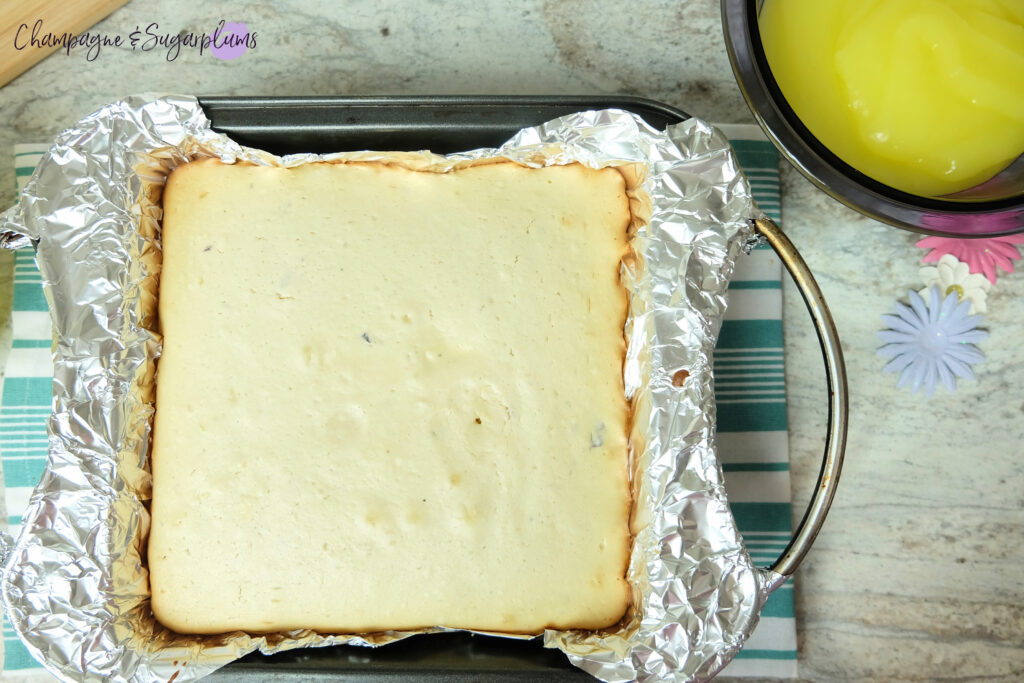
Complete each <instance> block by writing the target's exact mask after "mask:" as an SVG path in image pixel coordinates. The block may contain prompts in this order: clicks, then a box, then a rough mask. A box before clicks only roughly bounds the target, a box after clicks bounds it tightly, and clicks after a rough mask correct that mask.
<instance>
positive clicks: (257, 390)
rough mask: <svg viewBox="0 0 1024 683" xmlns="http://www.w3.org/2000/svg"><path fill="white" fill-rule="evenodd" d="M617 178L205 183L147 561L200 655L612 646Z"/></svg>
mask: <svg viewBox="0 0 1024 683" xmlns="http://www.w3.org/2000/svg"><path fill="white" fill-rule="evenodd" d="M629 222H630V211H629V202H628V198H627V194H626V187H625V182H624V180H623V177H622V175H621V174H620V173H619V172H618V171H617V170H615V169H614V168H606V169H601V170H595V169H590V168H586V167H584V166H582V165H580V164H569V165H564V166H550V167H546V168H540V169H536V168H527V167H523V166H520V165H517V164H514V163H511V162H505V161H495V162H494V163H486V164H480V165H473V166H469V167H465V168H460V169H457V170H451V171H447V172H432V171H417V170H410V169H408V168H404V167H401V166H399V165H395V164H386V163H371V162H364V163H313V164H307V165H303V166H298V167H294V168H288V169H286V168H280V167H264V166H254V165H247V164H234V165H227V164H222V163H221V162H219V161H216V160H203V161H195V162H192V163H188V164H186V165H184V166H181V167H179V168H178V169H176V170H175V171H174V172H173V173H172V174H171V176H170V178H169V179H168V183H167V187H166V190H165V194H164V218H163V224H162V237H161V240H162V248H163V266H162V273H161V282H160V292H159V318H160V325H161V332H162V334H163V350H162V355H161V357H160V360H159V362H158V366H157V403H156V416H155V422H154V437H153V444H152V469H153V501H152V510H151V511H152V527H151V533H150V538H149V549H148V562H149V570H150V582H151V592H152V607H153V611H154V613H155V615H156V617H157V619H158V620H159V621H160V622H161V623H163V624H164V625H165V626H167V627H169V628H171V629H172V630H175V631H178V632H180V633H196V634H203V633H220V632H226V631H233V630H244V631H249V632H275V631H285V630H290V629H296V628H310V629H314V630H318V631H322V632H332V633H362V632H373V631H380V630H387V629H414V628H421V627H430V626H436V625H441V626H448V627H452V628H465V629H475V630H487V631H500V632H508V633H539V632H541V631H542V630H544V629H545V628H557V629H569V628H584V629H592V628H601V627H606V626H610V625H612V624H614V623H616V622H617V621H618V620H619V619H620V618H621V617H622V615H623V613H624V612H625V610H626V607H627V604H628V592H629V591H628V585H627V582H626V579H625V574H626V565H627V561H628V556H629V549H630V542H631V539H630V536H629V526H628V516H629V509H630V492H629V477H628V440H627V424H628V419H629V405H628V402H627V401H626V399H625V396H624V391H623V378H622V363H623V357H624V353H625V340H624V338H623V324H624V320H625V316H626V308H627V295H626V292H625V290H624V288H623V286H622V284H621V283H620V280H619V271H620V265H621V261H622V259H623V257H624V256H625V255H626V253H627V251H628V248H629V247H628V239H627V228H628V225H629Z"/></svg>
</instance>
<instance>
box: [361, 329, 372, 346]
mask: <svg viewBox="0 0 1024 683" xmlns="http://www.w3.org/2000/svg"><path fill="white" fill-rule="evenodd" d="M363 341H364V342H366V343H367V344H372V343H373V342H372V341H371V340H370V335H368V334H366V333H365V332H363Z"/></svg>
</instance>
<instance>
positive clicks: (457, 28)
mask: <svg viewBox="0 0 1024 683" xmlns="http://www.w3.org/2000/svg"><path fill="white" fill-rule="evenodd" d="M222 18H223V19H227V20H229V21H244V22H245V23H246V24H247V25H248V27H249V29H250V30H252V31H256V32H257V33H258V42H257V47H256V48H255V49H254V50H251V51H250V52H248V53H247V54H245V55H244V56H243V57H241V58H239V59H236V60H233V61H221V60H218V59H213V58H211V57H210V56H209V55H208V54H207V55H203V56H200V55H199V54H198V51H195V50H183V51H182V53H181V54H180V55H179V56H178V57H177V59H175V60H174V61H167V59H166V57H165V51H164V50H155V51H151V52H138V51H136V52H132V51H131V50H128V49H124V48H105V49H103V50H102V51H101V53H100V54H99V56H98V57H97V58H96V59H95V61H92V62H89V61H86V59H85V58H84V56H82V55H81V54H75V53H72V55H71V56H66V55H65V54H63V53H57V54H54V55H51V56H50V57H48V58H46V59H45V60H43V61H42V62H40V63H39V64H38V65H37V66H35V67H34V68H32V69H31V70H29V71H28V72H27V73H25V74H24V75H22V76H21V77H19V78H18V79H16V80H14V81H13V82H11V83H10V84H8V85H6V86H4V87H3V88H2V89H0V122H2V124H3V125H2V126H0V155H3V154H10V150H11V146H12V145H13V144H14V143H15V142H22V141H42V140H48V139H50V138H52V137H53V135H55V134H56V133H57V132H59V131H60V130H61V129H62V128H63V127H64V126H66V125H67V124H68V123H70V122H73V121H75V120H76V119H78V118H80V117H81V116H83V115H85V114H87V113H89V112H91V111H93V110H95V109H97V108H98V107H99V106H101V105H103V104H105V103H108V102H110V101H113V100H116V99H118V98H120V97H122V96H124V95H126V94H130V93H135V92H142V91H165V92H184V93H194V94H200V95H203V94H206V95H214V94H218V95H241V94H247V95H251V94H256V95H311V94H313V95H326V94H340V95H349V94H610V93H617V94H631V95H640V96H644V97H649V98H653V99H657V100H661V101H664V102H666V103H668V104H671V105H674V106H677V107H679V108H681V109H683V110H685V111H687V112H689V113H691V114H693V115H697V116H700V117H701V118H704V119H706V120H711V121H717V122H723V123H746V122H751V121H752V117H751V115H750V113H749V111H748V110H747V107H746V105H745V104H744V102H743V99H742V97H741V95H740V91H739V89H738V87H737V86H736V83H735V81H734V80H733V77H732V73H731V70H730V68H729V62H728V58H727V55H726V51H725V45H724V42H723V38H722V29H721V21H720V17H719V6H718V3H717V2H716V1H715V0H691V1H689V2H681V1H680V0H637V2H632V3H619V2H597V1H584V0H549V1H547V2H544V1H541V0H526V1H523V2H519V3H506V2H499V1H498V0H457V1H451V2H445V3H438V2H419V3H410V2H400V1H398V0H389V1H386V2H385V1H382V2H373V3H366V2H356V1H355V0H351V1H347V2H332V1H330V0H318V1H312V2H298V1H290V2H286V1H281V2H274V3H270V2H263V3H245V2H240V1H237V0H233V1H231V2H224V3H218V4H217V7H216V9H214V8H213V7H212V6H210V5H209V4H203V5H196V4H195V3H191V2H186V1H185V0H165V1H163V2H157V0H132V2H130V3H129V4H128V5H126V6H125V7H124V8H122V9H120V10H118V11H116V12H115V13H114V14H112V15H111V16H110V17H108V18H107V19H106V20H104V21H103V22H102V23H101V24H99V25H98V26H97V27H96V30H99V31H102V32H104V33H108V34H115V33H119V34H122V35H127V34H129V33H130V32H131V31H132V30H134V29H135V28H136V27H137V26H139V27H141V28H142V29H145V26H146V25H147V24H150V23H151V22H157V23H158V24H159V30H160V31H161V32H164V31H166V32H170V33H177V32H179V31H194V32H197V33H201V32H206V33H209V31H210V30H212V28H213V27H214V26H215V25H216V23H217V22H218V21H219V20H220V19H222ZM5 150H6V151H5ZM782 179H783V227H784V229H785V230H786V232H787V234H788V235H789V236H790V237H791V239H792V240H793V242H794V243H795V244H796V245H797V247H798V248H799V249H800V251H801V252H802V254H803V256H804V258H805V259H806V260H807V262H808V264H809V265H810V266H811V268H812V269H813V270H814V272H815V273H816V274H817V277H818V281H819V283H820V285H821V287H822V289H823V290H824V293H825V296H826V298H827V300H828V302H829V304H830V306H831V309H832V312H833V314H834V316H835V319H836V323H837V326H838V328H839V332H840V335H841V337H842V341H843V347H844V350H845V353H846V361H847V365H848V372H849V379H850V406H851V416H850V434H849V446H848V449H847V459H846V467H845V471H844V473H843V476H842V484H841V486H840V488H839V494H838V496H837V498H836V500H835V504H834V505H833V507H832V512H831V514H830V516H829V519H828V521H827V523H826V525H825V527H824V530H823V531H822V533H821V535H820V537H819V538H818V541H817V543H816V544H815V547H814V548H813V550H812V552H811V554H810V555H809V556H808V558H807V560H806V561H805V562H804V564H803V566H802V567H801V568H800V569H799V571H798V572H797V579H796V596H797V615H798V619H799V659H800V671H801V675H802V677H803V678H804V679H806V680H811V681H821V680H880V679H884V680H894V679H895V680H918V679H939V678H941V679H943V680H986V681H999V680H1005V681H1011V680H1013V681H1017V680H1021V679H1022V678H1024V390H1022V388H1021V387H1022V385H1024V352H1022V350H1021V346H1020V340H1021V339H1022V338H1024V274H1019V273H1018V274H1013V275H1005V274H1004V275H1003V276H1002V277H1000V279H999V282H998V284H997V286H996V287H995V288H994V289H993V291H992V292H991V294H990V295H989V298H988V308H989V314H988V316H987V317H986V326H987V328H988V329H989V330H990V332H991V337H990V338H989V339H988V340H987V341H985V342H984V343H983V344H982V350H983V351H984V352H985V354H986V357H987V358H986V360H985V361H984V362H983V363H982V364H980V365H978V366H976V370H975V371H976V374H977V381H964V382H961V386H960V387H959V389H958V391H957V392H956V393H954V394H950V393H948V392H946V391H945V390H944V389H941V388H940V389H939V390H938V391H937V392H936V394H935V396H933V397H932V398H931V399H926V398H925V397H924V396H923V395H912V394H910V393H908V392H906V391H903V390H900V389H897V388H896V380H895V378H894V377H892V376H884V375H882V374H881V366H882V364H883V362H882V360H881V359H880V358H878V357H877V356H876V355H875V349H876V348H877V347H878V346H879V341H878V339H877V337H876V331H877V330H879V329H880V328H881V325H882V323H881V320H880V317H879V316H880V315H881V314H883V313H888V312H890V311H891V309H892V307H893V301H894V300H895V299H896V298H897V297H905V296H906V292H907V290H908V289H910V288H914V289H916V288H917V287H918V284H917V283H918V272H917V271H918V268H919V267H920V258H921V256H922V255H923V253H924V252H922V251H921V250H920V249H917V248H916V247H914V242H915V241H916V237H915V236H914V235H912V234H910V233H907V232H903V231H900V230H896V229H894V228H890V227H886V226H884V225H881V224H879V223H877V222H875V221H872V220H870V219H868V218H865V217H863V216H861V215H859V214H857V213H855V212H853V211H851V210H849V209H847V208H845V207H844V206H842V205H840V204H838V203H837V202H835V201H833V200H832V199H830V198H828V197H827V196H825V195H824V194H822V193H821V192H819V191H817V190H816V189H815V188H814V187H813V186H812V185H811V184H810V183H809V182H807V181H806V180H804V178H803V177H802V176H800V175H799V174H798V173H797V172H796V171H795V170H794V169H792V168H790V167H788V166H787V167H786V168H784V169H783V171H782ZM13 186H14V177H13V169H12V167H11V165H10V164H7V163H4V164H0V188H4V189H3V191H2V192H0V206H6V205H8V204H10V203H11V202H12V201H13V190H12V189H10V188H13ZM784 296H785V298H786V309H785V335H786V363H787V377H786V380H787V386H788V401H789V420H790V438H791V450H792V466H793V487H794V498H795V502H796V508H797V509H802V507H803V505H804V504H806V501H807V500H808V498H809V496H810V493H811V490H812V488H813V483H814V478H815V476H816V474H817V469H818V467H819V461H820V451H821V449H822V446H823V443H824V425H825V419H826V414H825V385H824V373H823V371H822V369H821V365H822V364H821V360H820V353H819V351H818V346H817V341H816V339H815V336H814V333H813V330H812V329H811V326H810V323H809V322H808V318H807V316H806V314H805V312H804V311H803V304H802V303H801V301H800V299H799V296H798V295H797V293H796V290H795V289H794V288H793V287H792V286H790V284H789V283H788V282H787V283H786V287H785V290H784Z"/></svg>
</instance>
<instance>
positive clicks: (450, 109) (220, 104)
mask: <svg viewBox="0 0 1024 683" xmlns="http://www.w3.org/2000/svg"><path fill="white" fill-rule="evenodd" d="M199 101H200V104H201V105H202V107H203V109H204V111H205V112H206V114H207V117H208V118H209V119H210V121H211V122H212V125H213V128H214V129H215V130H217V131H218V132H221V133H224V134H226V135H228V136H230V137H231V138H232V139H234V140H235V141H237V142H239V143H241V144H243V145H248V146H251V147H256V148H259V149H264V150H267V151H269V152H273V153H275V154H282V155H283V154H292V153H302V152H307V153H309V152H312V153H330V152H347V151H360V150H368V149H371V150H388V151H417V150H431V151H433V152H436V153H439V154H450V153H453V152H462V151H468V150H472V149H477V148H481V147H497V146H499V145H501V144H502V143H503V142H505V141H506V140H507V139H508V138H510V137H511V136H512V135H513V134H515V133H516V132H517V131H519V130H521V129H523V128H527V127H531V126H536V125H539V124H541V123H544V122H545V121H549V120H551V119H554V118H557V117H559V116H564V115H566V114H571V113H574V112H578V111H583V110H588V109H609V108H614V109H623V110H626V111H630V112H633V113H635V114H638V115H639V116H640V117H642V118H643V119H644V120H645V121H647V123H649V124H650V125H651V126H652V127H654V128H656V129H659V130H661V129H664V128H665V127H666V126H669V125H672V124H675V123H679V122H681V121H683V120H685V119H687V118H688V115H687V114H686V113H685V112H683V111H681V110H679V109H676V108H674V107H671V106H668V105H666V104H662V103H660V102H656V101H653V100H649V99H644V98H639V97H625V96H537V97H522V96H483V97H477V96H440V97H438V96H434V97H206V98H200V99H199ZM755 229H756V231H757V232H758V233H759V234H760V235H761V237H762V239H764V240H765V241H767V242H768V243H769V244H770V245H771V246H772V247H773V248H774V249H775V251H776V253H778V255H779V257H780V258H781V259H782V261H783V263H784V265H785V266H786V268H787V270H788V271H789V273H790V275H791V276H792V277H793V280H794V282H795V283H796V285H797V288H798V290H799V291H800V293H801V295H802V296H803V297H804V301H805V303H806V305H807V309H808V311H809V312H810V314H811V318H812V320H813V322H814V325H815V329H816V332H817V334H818V338H819V341H820V343H821V348H822V351H823V356H824V359H825V370H826V380H827V383H828V396H829V399H828V400H829V425H828V431H827V441H826V446H825V455H824V459H823V463H822V468H821V472H820V474H819V478H818V483H817V487H816V490H815V493H814V495H813V496H812V499H811V502H810V504H809V506H808V508H807V511H806V513H805V515H804V518H803V520H802V521H801V523H800V524H799V525H798V526H797V529H796V530H795V532H794V536H793V540H792V541H791V542H790V544H789V546H788V547H787V548H786V550H785V551H783V553H782V555H781V556H780V557H779V559H778V560H777V561H776V562H775V563H774V564H773V565H772V566H771V569H772V570H774V571H775V572H777V573H778V574H781V575H783V576H789V575H791V574H792V573H793V571H794V570H795V569H796V566H797V565H798V564H799V562H800V560H801V559H802V558H803V556H804V555H805V554H806V552H807V550H808V549H809V548H810V545H811V543H813V541H814V538H815V536H816V535H817V532H818V530H819V528H820V526H821V524H822V522H823V521H824V517H825V514H826V513H827V511H828V507H829V505H830V504H831V501H832V497H833V496H834V493H835V488H836V485H837V484H838V480H839V472H840V469H841V466H842V456H843V450H844V446H845V440H846V424H847V399H846V377H845V367H844V365H843V359H842V352H841V347H840V345H839V340H838V336H837V334H836V330H835V326H834V324H833V323H832V320H831V316H830V315H829V313H828V308H827V307H826V305H825V303H824V300H823V299H822V296H821V292H820V290H819V289H818V288H817V285H816V284H815V282H814V278H813V276H812V275H811V274H810V272H809V271H808V269H807V267H806V265H805V264H804V262H803V260H802V259H801V258H800V256H799V254H798V253H797V252H796V250H795V249H794V248H793V245H792V244H791V243H790V242H789V240H788V239H787V238H786V237H785V235H784V234H782V232H781V231H780V230H779V229H778V227H777V226H775V225H774V224H773V223H772V222H771V221H767V220H759V221H756V223H755ZM326 679H329V680H336V681H388V682H405V681H409V682H412V681H426V682H434V681H436V682H441V681H443V682H445V683H461V682H463V681H466V682H468V681H481V680H486V681H538V682H543V681H586V680H593V679H592V678H591V677H590V676H589V675H588V674H586V673H584V672H583V671H581V670H580V669H577V668H575V667H573V666H572V665H571V664H569V662H568V660H567V659H566V657H565V655H564V654H562V653H561V652H560V651H558V650H550V649H545V648H544V647H542V645H541V642H540V639H539V638H537V639H534V640H531V641H522V640H514V639H506V638H497V637H490V636H476V635H472V634H468V633H444V634H429V635H419V636H413V637H411V638H408V639H406V640H403V641H399V642H397V643H393V644H390V645H387V646H386V647H381V648H362V647H355V646H346V645H342V646H336V647H329V648H307V649H298V650H291V651H287V652H283V653H280V654H276V655H269V656H267V655H261V654H259V653H253V654H251V655H248V656H246V657H244V658H242V659H240V660H238V661H236V662H233V663H232V664H230V665H228V666H227V667H224V668H223V669H220V670H219V671H217V672H215V673H213V674H212V675H211V676H210V680H216V681H242V682H249V681H272V682H273V681H280V682H282V683H284V682H291V681H308V680H326Z"/></svg>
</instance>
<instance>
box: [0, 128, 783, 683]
mask: <svg viewBox="0 0 1024 683" xmlns="http://www.w3.org/2000/svg"><path fill="white" fill-rule="evenodd" d="M723 128H724V129H725V132H726V134H727V135H729V137H730V139H731V140H732V141H733V146H734V148H735V149H736V153H737V156H738V158H739V162H740V165H741V166H742V167H743V169H744V170H745V171H746V173H747V176H748V178H749V179H750V182H751V185H752V186H753V190H754V195H755V197H756V198H757V201H758V204H759V205H760V207H761V208H762V209H763V210H764V211H765V212H766V213H768V214H769V215H771V216H772V217H773V218H775V219H776V220H778V219H779V175H778V157H777V155H776V152H775V148H774V147H772V146H771V144H770V143H769V142H768V141H767V140H765V139H764V138H763V137H762V136H761V134H760V131H759V130H758V129H757V128H755V127H753V126H735V127H728V126H727V127H723ZM46 149H47V146H46V145H18V146H16V147H15V176H16V179H17V184H18V191H19V193H20V191H21V188H22V187H23V186H24V184H25V182H27V180H28V178H29V176H30V175H31V174H32V170H33V169H34V168H35V165H36V163H38V162H39V159H40V158H41V156H42V155H43V153H45V152H46ZM781 271H782V269H781V265H780V263H779V261H778V259H777V258H776V257H775V255H774V253H772V251H771V250H770V249H768V248H767V247H764V248H758V249H755V250H754V251H753V252H752V253H751V254H750V255H749V256H743V257H741V258H740V260H739V263H738V264H737V267H736V274H735V276H734V278H733V281H732V284H731V285H730V299H729V308H728V312H727V313H726V315H725V321H724V322H723V323H722V331H721V336H720V339H719V343H718V348H717V350H716V353H715V366H714V370H715V376H716V381H715V393H716V397H717V400H718V430H719V437H718V439H719V440H718V443H719V452H720V453H721V457H722V461H723V468H724V470H725V477H726V488H727V490H728V493H729V499H730V501H731V504H732V509H733V513H734V514H735V516H736V521H737V523H738V524H739V528H740V529H741V530H742V532H743V535H744V538H745V539H746V543H747V548H748V549H749V551H750V553H751V555H752V556H753V558H754V561H755V562H757V563H759V564H764V565H766V564H769V563H770V562H771V561H772V560H774V559H775V557H776V556H777V555H778V554H779V553H780V552H781V551H782V549H783V548H784V547H785V545H786V542H787V540H788V538H789V533H790V488H789V443H788V440H787V433H786V399H785V385H784V372H783V360H782V288H781V283H780V278H781ZM12 309H13V310H12V314H11V315H12V326H13V342H12V348H11V351H10V355H9V357H8V361H7V368H6V376H5V377H4V380H3V393H2V396H0V462H2V465H3V475H4V479H5V485H6V488H5V490H4V495H5V500H6V504H7V510H8V515H9V516H8V519H7V522H8V524H9V526H10V529H9V531H10V533H11V534H12V535H16V534H17V531H18V526H19V525H20V524H21V514H22V512H23V511H24V510H25V508H26V506H27V505H28V499H29V495H30V494H31V493H32V490H33V488H34V487H35V485H36V484H37V483H38V481H39V477H40V475H41V474H42V471H43V467H44V464H45V462H46V453H47V447H48V443H47V437H46V418H47V416H48V415H49V412H50V393H51V379H52V373H53V364H52V361H51V359H50V345H51V329H50V316H49V312H48V310H49V309H48V307H47V304H46V299H45V298H44V296H43V292H42V287H41V278H40V275H39V271H38V270H37V269H36V266H35V260H34V255H33V252H32V250H31V249H20V250H18V251H17V252H16V253H15V256H14V302H13V307H12ZM3 629H4V656H3V669H4V670H5V671H16V670H28V669H34V668H40V667H39V664H38V663H37V662H36V661H35V660H34V659H32V657H31V656H30V655H29V654H28V651H27V650H26V649H25V647H24V646H23V645H22V644H21V641H20V640H18V638H17V637H16V636H15V635H14V632H13V631H12V630H11V627H10V625H9V624H8V623H7V620H6V617H5V618H4V622H3ZM722 675H724V676H770V677H778V678H795V677H796V675H797V653H796V621H795V618H794V615H793V585H792V582H790V583H788V584H786V585H784V586H783V587H782V588H781V589H779V590H778V591H776V592H775V593H774V594H773V595H772V596H771V598H769V600H768V603H767V605H765V609H764V611H763V612H762V617H761V623H760V625H759V626H758V627H757V630H756V631H755V632H754V634H753V635H752V636H751V638H750V640H749V641H748V642H747V645H746V647H745V648H744V649H743V651H742V652H740V653H739V655H738V656H737V658H736V659H735V660H734V661H733V662H732V663H731V664H730V665H729V666H728V667H727V668H726V669H725V671H723V674H722Z"/></svg>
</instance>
